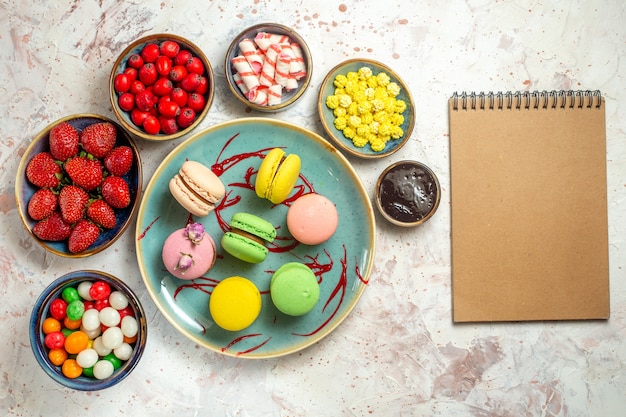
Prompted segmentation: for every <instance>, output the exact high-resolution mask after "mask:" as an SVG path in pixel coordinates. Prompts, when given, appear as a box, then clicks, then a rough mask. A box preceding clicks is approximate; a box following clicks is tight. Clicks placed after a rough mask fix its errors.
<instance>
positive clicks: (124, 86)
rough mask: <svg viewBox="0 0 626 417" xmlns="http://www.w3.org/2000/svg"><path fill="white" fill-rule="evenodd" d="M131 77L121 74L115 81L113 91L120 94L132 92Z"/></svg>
mask: <svg viewBox="0 0 626 417" xmlns="http://www.w3.org/2000/svg"><path fill="white" fill-rule="evenodd" d="M130 82H131V80H130V77H129V76H128V74H126V73H123V72H122V73H120V74H117V75H116V76H115V78H114V79H113V89H114V90H115V91H116V92H118V93H125V92H127V91H128V90H130Z"/></svg>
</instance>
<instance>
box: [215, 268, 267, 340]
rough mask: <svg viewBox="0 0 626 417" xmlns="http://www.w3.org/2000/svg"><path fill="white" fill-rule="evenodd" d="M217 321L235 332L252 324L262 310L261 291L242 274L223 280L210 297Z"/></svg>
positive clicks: (222, 326) (224, 327)
mask: <svg viewBox="0 0 626 417" xmlns="http://www.w3.org/2000/svg"><path fill="white" fill-rule="evenodd" d="M209 311H210V312H211V317H213V320H214V321H215V323H216V324H217V325H218V326H220V327H221V328H223V329H225V330H230V331H233V332H236V331H239V330H243V329H245V328H246V327H248V326H250V325H251V324H252V323H254V321H255V320H256V318H257V317H258V316H259V313H260V312H261V293H260V292H259V289H258V288H257V287H256V285H254V283H253V282H252V281H250V280H249V279H246V278H244V277H240V276H232V277H229V278H226V279H224V280H222V281H221V282H220V283H219V284H217V286H216V287H215V289H214V290H213V292H212V294H211V297H210V299H209Z"/></svg>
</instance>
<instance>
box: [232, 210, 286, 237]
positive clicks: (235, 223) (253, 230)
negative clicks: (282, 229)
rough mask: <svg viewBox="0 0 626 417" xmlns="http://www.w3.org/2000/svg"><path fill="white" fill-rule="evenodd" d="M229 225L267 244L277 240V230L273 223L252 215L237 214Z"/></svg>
mask: <svg viewBox="0 0 626 417" xmlns="http://www.w3.org/2000/svg"><path fill="white" fill-rule="evenodd" d="M229 225H230V226H231V227H233V228H236V229H240V230H243V231H244V232H247V233H250V234H252V235H254V236H257V237H260V238H261V239H263V240H265V241H267V242H273V241H274V239H275V238H276V229H275V228H274V226H273V225H272V223H270V222H268V221H267V220H265V219H262V218H260V217H258V216H255V215H254V214H250V213H243V212H239V213H235V214H234V215H233V217H232V218H231V220H230V223H229Z"/></svg>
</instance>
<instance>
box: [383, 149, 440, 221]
mask: <svg viewBox="0 0 626 417" xmlns="http://www.w3.org/2000/svg"><path fill="white" fill-rule="evenodd" d="M440 199H441V187H440V185H439V180H438V179H437V176H436V175H435V173H434V172H433V171H432V170H431V169H430V168H428V167H427V166H426V165H424V164H422V163H421V162H417V161H398V162H395V163H393V164H391V165H389V166H388V167H387V168H385V169H384V170H383V172H382V173H381V174H380V176H379V177H378V180H377V181H376V188H375V200H376V207H378V210H379V211H380V214H382V216H383V217H384V218H385V219H386V220H388V221H389V222H391V223H393V224H395V225H397V226H403V227H413V226H418V225H420V224H422V223H424V222H425V221H426V220H428V219H430V218H431V217H432V216H433V215H434V214H435V211H437V207H439V200H440Z"/></svg>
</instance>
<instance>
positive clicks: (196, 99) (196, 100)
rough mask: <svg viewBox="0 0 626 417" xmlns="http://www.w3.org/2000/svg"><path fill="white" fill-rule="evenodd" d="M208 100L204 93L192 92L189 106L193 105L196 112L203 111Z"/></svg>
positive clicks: (188, 101) (188, 102)
mask: <svg viewBox="0 0 626 417" xmlns="http://www.w3.org/2000/svg"><path fill="white" fill-rule="evenodd" d="M205 103H206V100H205V99H204V96H203V95H202V94H198V93H191V94H189V98H188V99H187V107H191V108H192V109H193V111H195V112H196V113H200V112H202V110H203V109H204V105H205Z"/></svg>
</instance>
